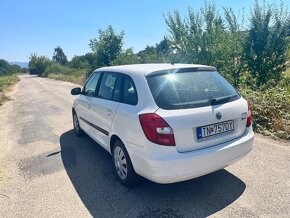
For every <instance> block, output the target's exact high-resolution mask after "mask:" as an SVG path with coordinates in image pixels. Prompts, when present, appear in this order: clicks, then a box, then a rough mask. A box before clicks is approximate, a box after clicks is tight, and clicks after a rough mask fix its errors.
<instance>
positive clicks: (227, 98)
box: [210, 95, 238, 105]
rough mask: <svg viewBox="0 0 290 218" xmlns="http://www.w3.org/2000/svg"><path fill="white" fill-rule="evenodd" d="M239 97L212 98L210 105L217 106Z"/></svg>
mask: <svg viewBox="0 0 290 218" xmlns="http://www.w3.org/2000/svg"><path fill="white" fill-rule="evenodd" d="M236 96H238V95H229V96H224V97H218V98H212V99H210V104H211V105H216V104H219V103H225V102H228V101H229V100H231V98H233V97H236Z"/></svg>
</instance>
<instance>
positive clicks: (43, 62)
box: [28, 54, 50, 76]
mask: <svg viewBox="0 0 290 218" xmlns="http://www.w3.org/2000/svg"><path fill="white" fill-rule="evenodd" d="M29 59H30V60H29V64H28V66H29V72H30V74H37V75H39V76H41V75H42V74H43V72H44V71H45V69H46V68H47V67H48V66H49V64H50V60H49V58H47V57H46V56H37V55H36V54H32V55H31V56H30V58H29Z"/></svg>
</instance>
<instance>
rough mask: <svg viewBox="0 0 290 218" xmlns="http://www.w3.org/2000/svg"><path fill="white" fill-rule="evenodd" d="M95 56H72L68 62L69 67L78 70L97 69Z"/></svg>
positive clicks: (89, 54)
mask: <svg viewBox="0 0 290 218" xmlns="http://www.w3.org/2000/svg"><path fill="white" fill-rule="evenodd" d="M96 63H97V56H96V54H94V53H87V54H85V55H81V56H74V57H73V58H72V60H71V61H70V62H69V64H68V65H69V66H70V67H72V68H79V69H95V68H97V64H96Z"/></svg>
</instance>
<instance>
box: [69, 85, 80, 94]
mask: <svg viewBox="0 0 290 218" xmlns="http://www.w3.org/2000/svg"><path fill="white" fill-rule="evenodd" d="M70 93H71V94H72V95H79V94H81V93H82V90H81V88H79V87H77V88H73V89H72V90H71V92H70Z"/></svg>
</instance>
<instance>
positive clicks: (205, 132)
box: [197, 120, 234, 139]
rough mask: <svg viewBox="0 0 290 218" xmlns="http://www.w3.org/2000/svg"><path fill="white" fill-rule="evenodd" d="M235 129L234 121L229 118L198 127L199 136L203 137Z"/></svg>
mask: <svg viewBox="0 0 290 218" xmlns="http://www.w3.org/2000/svg"><path fill="white" fill-rule="evenodd" d="M233 130H234V121H233V120H228V121H224V122H221V123H215V124H211V125H208V126H201V127H198V128H197V138H198V139H202V138H206V137H209V136H213V135H218V134H221V133H225V132H229V131H233Z"/></svg>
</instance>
